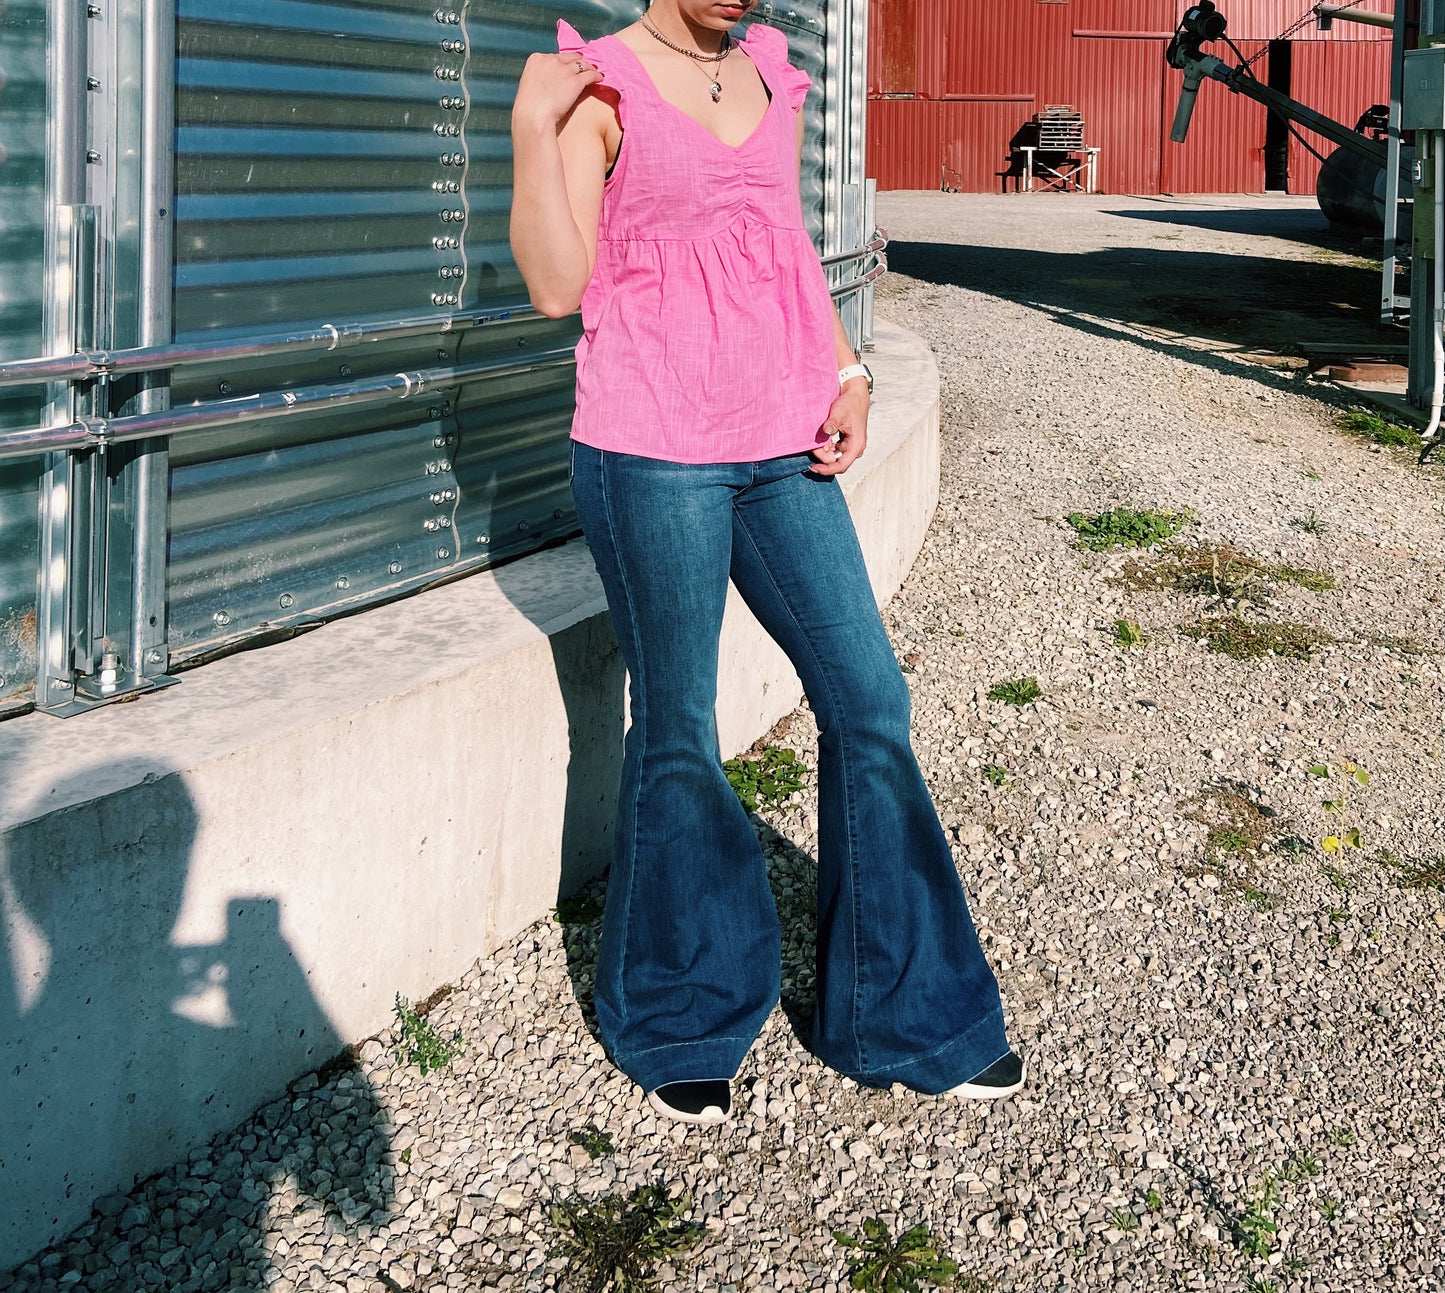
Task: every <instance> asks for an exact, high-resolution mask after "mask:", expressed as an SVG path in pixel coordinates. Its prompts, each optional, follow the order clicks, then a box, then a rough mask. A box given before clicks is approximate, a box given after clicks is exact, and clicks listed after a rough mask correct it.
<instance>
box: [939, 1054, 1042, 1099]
mask: <svg viewBox="0 0 1445 1293" xmlns="http://www.w3.org/2000/svg"><path fill="white" fill-rule="evenodd" d="M1023 1085H1024V1062H1023V1060H1021V1059H1020V1058H1019V1057H1018V1056H1017V1055H1016V1054H1014V1052H1013V1051H1010V1052H1009V1053H1008V1054H1007V1055H1005V1056H1004V1057H1003V1058H1002V1059H998V1060H994V1062H993V1063H992V1064H990V1065H989V1066H988V1067H987V1068H986V1069H984V1071H983V1072H982V1073H979V1074H978V1075H977V1076H975V1077H971V1078H969V1080H968V1081H967V1082H960V1083H959V1084H958V1085H957V1086H955V1087H950V1088H949V1089H948V1090H947V1091H945V1092H944V1093H943V1094H944V1095H957V1096H962V1097H963V1098H964V1099H965V1100H997V1099H999V1098H1000V1097H1001V1096H1006V1095H1013V1094H1014V1092H1016V1091H1021V1090H1023Z"/></svg>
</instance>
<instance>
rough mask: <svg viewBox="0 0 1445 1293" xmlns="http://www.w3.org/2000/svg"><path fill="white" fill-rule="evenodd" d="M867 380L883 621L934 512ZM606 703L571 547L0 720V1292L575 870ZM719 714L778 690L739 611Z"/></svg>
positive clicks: (523, 920) (933, 382)
mask: <svg viewBox="0 0 1445 1293" xmlns="http://www.w3.org/2000/svg"><path fill="white" fill-rule="evenodd" d="M869 363H870V366H871V367H872V368H873V369H874V371H875V374H876V376H877V379H878V391H877V395H876V398H875V405H874V413H873V420H872V428H871V437H870V440H871V442H870V447H869V451H868V453H867V454H866V455H865V457H864V458H863V459H862V460H861V461H860V462H859V463H858V465H857V466H855V467H854V468H853V469H852V470H851V471H850V472H849V473H848V474H847V475H846V476H845V477H844V478H843V483H844V488H845V491H846V493H847V497H848V501H849V504H850V506H851V508H852V511H853V515H854V518H855V521H856V523H857V528H858V531H859V535H860V537H861V539H862V543H863V549H864V552H865V553H866V555H867V558H868V563H869V569H870V572H871V573H872V577H873V586H874V590H875V592H876V593H877V595H878V597H879V599H880V601H882V600H884V599H886V598H887V597H889V596H890V595H891V594H892V593H893V592H894V591H895V590H896V589H897V587H898V586H899V584H900V582H901V581H902V579H903V577H904V575H905V574H906V573H907V571H908V568H909V567H910V565H911V564H912V562H913V559H914V556H915V555H916V554H917V552H918V549H919V546H920V545H921V543H922V541H923V536H924V532H925V530H926V528H927V526H928V523H929V520H930V518H931V517H932V515H933V511H934V507H935V505H936V503H937V491H938V453H939V446H938V376H937V370H936V367H935V365H934V362H933V357H932V355H931V354H930V353H929V351H928V349H927V347H926V346H925V345H924V344H923V343H922V342H921V341H920V340H919V339H918V338H917V337H914V336H913V335H912V334H910V333H906V332H904V331H902V330H901V329H898V328H894V327H891V326H888V325H885V324H880V325H879V327H878V339H877V351H876V353H875V354H873V355H871V356H870V357H869ZM800 559H805V556H804V554H800ZM625 682H626V677H625V670H624V669H623V667H622V663H621V660H620V657H619V655H618V651H617V645H616V641H615V639H614V638H613V636H612V630H611V623H610V620H609V618H608V616H607V610H606V605H605V602H604V600H603V596H602V590H601V587H600V585H599V583H598V581H597V577H596V572H595V570H594V568H593V565H592V561H591V557H590V555H589V553H588V551H587V548H586V546H585V545H584V544H583V543H582V542H581V541H576V542H573V543H569V544H567V545H565V546H563V547H560V548H556V549H552V550H550V551H547V552H542V553H539V554H537V555H535V556H532V557H528V558H526V559H524V560H521V561H518V562H515V563H513V564H512V565H509V566H505V567H502V568H501V569H498V570H496V571H492V572H489V573H486V574H479V575H477V576H474V577H472V578H469V579H465V580H461V581H459V582H457V583H455V584H452V585H450V586H448V587H445V588H440V589H436V590H434V591H431V592H428V593H425V594H423V595H420V596H417V597H414V598H410V599H408V600H405V601H401V602H397V603H394V604H392V605H389V606H384V607H379V608H377V609H375V610H372V611H369V612H367V613H366V614H364V615H359V616H355V617H353V618H350V619H346V620H341V621H338V622H336V623H334V624H329V625H327V626H325V627H324V628H321V629H319V630H317V631H315V632H313V633H311V634H308V635H307V636H305V637H301V638H298V639H296V640H294V641H291V642H287V643H284V644H281V645H277V646H272V647H268V648H266V649H265V650H260V651H255V652H251V653H245V654H241V655H236V656H232V657H230V658H229V659H225V660H222V661H219V662H217V663H215V664H212V665H209V666H207V667H205V668H203V669H199V670H196V671H195V672H193V673H189V674H186V675H184V681H183V684H182V685H181V686H178V687H174V688H171V689H169V690H167V691H164V692H161V693H158V694H154V695H151V696H149V697H146V698H144V699H142V700H139V701H137V702H135V703H133V704H126V705H115V706H111V707H109V708H106V709H101V710H97V711H96V712H94V713H92V714H88V715H85V716H83V717H80V718H76V719H73V720H70V721H67V722H61V721H58V720H56V719H53V718H48V717H45V716H42V715H29V716H27V717H24V718H20V719H15V720H12V721H10V722H6V723H0V940H3V941H0V1097H3V1098H0V1108H3V1116H0V1181H3V1182H4V1183H5V1184H4V1188H3V1189H0V1269H7V1268H9V1267H11V1266H13V1265H15V1264H17V1263H19V1262H21V1261H22V1260H24V1259H25V1258H26V1257H27V1256H29V1255H30V1254H31V1253H33V1252H35V1251H37V1250H38V1249H39V1248H41V1247H43V1246H44V1245H45V1244H47V1243H48V1242H50V1241H51V1240H52V1239H53V1238H55V1237H56V1236H58V1235H61V1234H64V1233H66V1232H68V1231H69V1230H71V1229H72V1228H74V1227H75V1226H76V1225H78V1224H79V1223H81V1222H82V1221H84V1219H85V1218H86V1216H87V1215H88V1214H89V1211H90V1208H91V1204H92V1201H93V1200H94V1199H95V1198H96V1197H97V1196H99V1195H103V1194H106V1193H107V1192H110V1191H113V1190H120V1189H126V1188H128V1187H129V1186H130V1185H131V1184H133V1183H134V1182H135V1181H136V1180H139V1179H143V1178H144V1177H146V1176H148V1175H150V1174H151V1173H153V1172H155V1171H158V1170H159V1169H161V1168H162V1167H164V1166H166V1165H167V1164H169V1163H171V1162H174V1161H175V1160H177V1159H179V1158H181V1157H182V1156H184V1155H185V1153H186V1152H187V1151H188V1150H189V1149H190V1148H191V1147H192V1146H194V1145H196V1144H198V1143H201V1142H204V1141H205V1140H207V1139H208V1138H210V1137H211V1136H213V1135H214V1134H216V1133H217V1132H219V1131H222V1130H225V1129H226V1128H228V1127H231V1126H233V1125H235V1124H236V1123H237V1122H239V1121H240V1120H241V1119H242V1118H244V1117H246V1116H247V1115H249V1114H250V1113H251V1112H252V1111H253V1110H254V1109H256V1108H257V1107H259V1106H260V1105H262V1104H264V1103H266V1102H267V1101H268V1100H271V1099H273V1098H275V1097H276V1096H277V1095H279V1094H280V1093H281V1092H282V1091H283V1090H284V1089H285V1087H286V1085H287V1083H288V1082H290V1081H291V1080H293V1079H294V1078H296V1077H297V1076H299V1075H300V1074H302V1073H305V1072H307V1071H308V1070H310V1069H313V1068H315V1067H317V1066H318V1065H319V1064H320V1063H322V1062H324V1061H325V1060H327V1059H329V1058H330V1057H332V1056H333V1055H335V1054H336V1053H337V1052H338V1051H339V1050H340V1049H341V1048H342V1046H343V1045H344V1044H345V1043H347V1042H349V1041H356V1040H359V1039H361V1038H364V1037H366V1036H369V1035H371V1034H373V1033H375V1032H377V1031H378V1030H379V1029H381V1028H382V1027H384V1026H385V1025H386V1024H387V1023H388V1021H389V1020H390V1017H391V1012H392V1004H393V999H394V997H395V995H396V994H397V993H398V992H399V993H401V994H402V995H404V996H407V997H410V998H412V999H417V998H421V997H424V996H426V995H427V994H428V993H429V992H430V991H431V990H432V989H434V988H435V987H437V986H438V985H439V984H442V983H446V982H449V981H451V980H453V979H456V978H458V977H459V976H460V975H461V974H462V973H463V972H464V971H465V970H466V968H467V967H468V966H469V965H470V964H471V963H472V962H473V961H474V960H475V959H476V958H477V957H478V956H479V955H485V954H486V953H488V952H489V951H491V950H492V949H493V948H495V947H496V946H497V945H498V944H500V943H501V942H504V941H505V940H507V939H508V938H510V937H511V936H512V935H513V934H515V933H517V932H518V931H519V930H521V929H522V928H524V927H525V926H527V925H528V924H530V923H531V922H532V921H534V920H536V919H537V918H538V917H540V916H542V915H544V914H545V913H546V912H547V910H548V909H549V908H550V907H552V906H553V905H555V903H556V902H557V899H558V896H559V894H565V893H567V892H568V891H570V890H571V889H573V888H575V887H576V886H577V885H578V884H579V883H580V882H581V881H582V880H583V879H585V878H586V877H588V876H589V875H593V874H596V873H597V872H599V871H600V870H601V869H602V868H603V867H604V866H605V865H606V863H607V861H608V857H609V851H610V848H611V829H612V806H613V800H614V798H615V794H616V787H617V778H618V771H619V765H620V762H621V743H622V733H623V725H624V715H625V704H624V689H625ZM719 694H720V697H721V699H720V701H719V705H718V720H719V728H720V732H721V738H722V744H723V748H724V751H725V753H727V754H733V753H736V752H737V751H739V750H742V749H745V748H746V747H747V746H749V745H750V744H752V743H753V742H754V741H755V740H756V739H757V738H758V737H760V736H761V735H763V734H764V733H765V732H766V731H767V730H768V729H769V728H770V727H771V726H772V725H773V724H774V723H775V722H776V721H777V720H778V719H779V718H781V717H782V716H783V715H784V714H786V713H788V712H789V711H790V710H791V709H793V708H794V707H795V706H796V705H797V704H798V701H799V699H800V697H801V687H800V685H799V683H798V680H797V677H796V675H795V674H794V673H793V671H792V668H791V666H790V665H789V664H788V662H787V660H786V658H785V657H784V656H783V654H782V652H781V651H780V650H779V649H778V648H777V647H776V646H775V645H774V644H773V643H772V641H771V640H770V639H768V638H767V637H766V636H765V635H764V633H763V632H762V630H761V629H760V628H759V626H758V625H757V623H756V622H755V621H754V620H753V619H752V617H751V615H750V614H749V613H748V612H747V610H746V609H745V608H744V607H743V606H742V604H741V602H740V601H739V600H738V599H737V597H736V594H735V593H734V594H732V597H731V600H730V601H729V605H728V612H727V617H726V621H725V624H724V629H723V643H722V664H721V670H720V677H719Z"/></svg>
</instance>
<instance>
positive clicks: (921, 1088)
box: [818, 1007, 1010, 1095]
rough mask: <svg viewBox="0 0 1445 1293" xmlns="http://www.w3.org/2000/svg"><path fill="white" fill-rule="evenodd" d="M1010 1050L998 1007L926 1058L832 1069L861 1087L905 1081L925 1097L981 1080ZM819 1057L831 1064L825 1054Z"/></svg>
mask: <svg viewBox="0 0 1445 1293" xmlns="http://www.w3.org/2000/svg"><path fill="white" fill-rule="evenodd" d="M1009 1049H1010V1048H1009V1043H1008V1037H1007V1035H1006V1034H1005V1032H1004V1027H1003V1009H1002V1007H998V1008H996V1009H994V1010H991V1011H989V1013H988V1014H986V1015H984V1016H983V1017H982V1018H980V1019H978V1020H976V1021H975V1022H974V1023H973V1024H971V1025H970V1026H969V1027H968V1028H966V1029H965V1030H964V1031H963V1032H961V1033H959V1034H958V1036H956V1037H954V1038H953V1039H952V1040H950V1041H947V1042H945V1043H944V1044H943V1045H942V1046H940V1047H937V1048H936V1049H934V1050H931V1051H929V1052H928V1053H927V1054H926V1055H915V1056H912V1057H910V1058H908V1059H904V1060H901V1061H899V1062H897V1063H893V1064H888V1065H884V1066H882V1067H879V1068H876V1069H868V1070H862V1071H860V1070H854V1069H848V1068H846V1067H843V1066H841V1065H836V1064H829V1066H830V1067H832V1068H835V1069H837V1071H838V1072H839V1073H841V1074H843V1076H844V1077H850V1078H852V1079H853V1081H855V1082H857V1083H858V1084H859V1085H860V1086H869V1087H887V1086H892V1085H893V1083H895V1082H901V1083H902V1084H903V1085H904V1086H906V1087H909V1088H910V1089H912V1090H914V1091H917V1092H919V1093H921V1094H923V1095H939V1094H941V1093H942V1092H944V1091H947V1090H948V1089H949V1088H951V1087H955V1086H957V1085H958V1084H959V1083H960V1082H967V1081H969V1080H970V1079H971V1078H975V1077H977V1076H978V1075H979V1074H980V1073H982V1072H983V1071H984V1070H985V1069H986V1068H988V1066H989V1065H990V1064H992V1063H994V1062H995V1061H996V1060H1000V1059H1002V1058H1003V1057H1004V1056H1005V1055H1007V1054H1008V1053H1009ZM818 1058H820V1059H822V1060H823V1061H824V1063H829V1061H828V1060H827V1058H826V1057H825V1056H823V1055H821V1054H819V1056H818Z"/></svg>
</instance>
